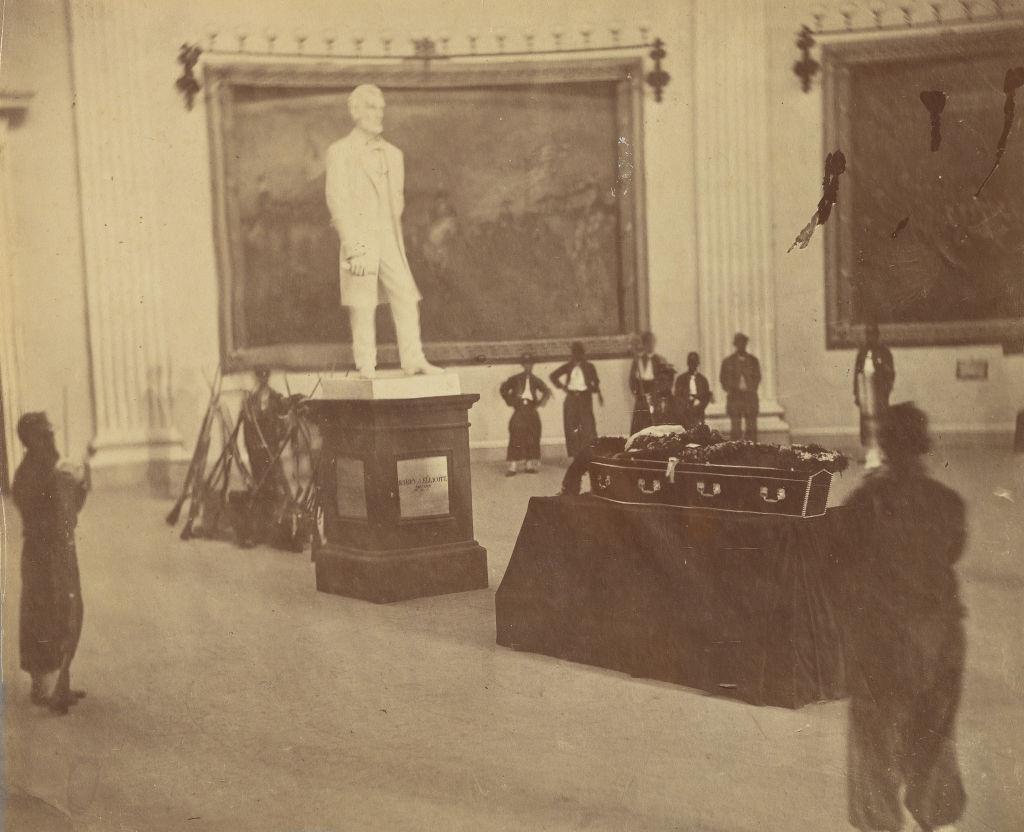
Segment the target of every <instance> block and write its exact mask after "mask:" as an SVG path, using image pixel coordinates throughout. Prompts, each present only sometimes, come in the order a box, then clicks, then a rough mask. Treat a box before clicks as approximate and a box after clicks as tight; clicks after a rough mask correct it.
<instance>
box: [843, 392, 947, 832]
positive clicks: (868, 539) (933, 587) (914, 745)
mask: <svg viewBox="0 0 1024 832" xmlns="http://www.w3.org/2000/svg"><path fill="white" fill-rule="evenodd" d="M879 441H880V443H881V446H882V450H883V451H884V453H885V456H886V465H885V466H884V467H883V468H882V469H881V470H880V471H879V472H877V473H872V474H870V475H869V476H868V477H867V478H866V479H865V480H864V482H863V483H862V485H861V486H860V487H859V488H858V489H857V490H856V491H855V492H854V493H853V495H852V496H851V497H850V498H849V500H847V503H846V505H847V506H848V509H847V511H848V517H849V518H850V519H849V523H850V529H849V533H848V534H847V535H845V536H844V537H845V538H846V540H847V541H848V543H849V549H848V552H849V555H848V564H849V569H848V574H847V575H846V576H845V577H844V579H843V581H842V585H843V586H845V587H846V591H847V592H848V593H849V600H848V603H847V604H845V607H846V609H847V610H848V611H849V615H850V621H849V640H848V642H849V647H850V654H849V662H848V665H849V670H850V688H851V700H850V709H849V739H848V743H849V752H848V765H849V770H848V775H847V777H848V797H849V818H850V823H851V824H852V825H853V826H854V827H856V828H857V829H860V830H898V829H902V828H903V819H902V808H901V806H900V792H901V789H903V790H905V793H904V796H903V803H904V804H905V805H906V807H907V809H908V810H909V812H910V814H911V815H912V816H913V818H914V820H915V821H916V822H917V824H918V825H919V828H920V829H921V830H924V831H925V832H938V830H940V829H944V830H949V829H953V827H952V826H951V824H953V823H955V822H956V821H957V820H958V819H959V817H960V816H961V814H962V813H963V809H964V803H965V799H966V798H965V794H964V787H963V783H962V782H961V779H960V770H959V767H958V765H957V754H956V741H955V734H954V728H955V722H956V713H957V708H958V706H959V703H960V688H961V680H962V677H963V671H964V652H965V644H964V630H963V623H962V618H963V608H962V606H961V604H960V598H959V589H958V585H957V577H956V572H955V571H954V564H955V563H956V562H957V560H958V559H959V558H960V556H961V554H962V553H963V549H964V540H965V536H966V531H965V518H964V503H963V501H962V500H961V499H960V497H959V496H957V494H956V493H954V492H953V491H951V490H950V489H948V488H946V487H945V486H943V485H941V484H940V483H938V482H936V481H935V480H933V479H931V478H930V477H929V476H928V473H927V472H926V470H925V468H924V466H923V464H922V462H921V457H922V455H923V454H925V453H926V452H927V451H928V448H929V439H928V428H927V418H926V416H925V414H924V413H922V412H921V411H920V410H918V409H917V408H916V407H914V406H913V405H912V404H898V405H894V406H893V407H891V408H890V409H889V410H888V412H887V413H886V414H885V415H884V416H883V418H882V423H881V425H880V431H879Z"/></svg>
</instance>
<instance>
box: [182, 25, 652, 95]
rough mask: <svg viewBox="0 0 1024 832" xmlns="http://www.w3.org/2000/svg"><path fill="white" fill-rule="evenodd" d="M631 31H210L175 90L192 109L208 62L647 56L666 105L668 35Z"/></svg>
mask: <svg viewBox="0 0 1024 832" xmlns="http://www.w3.org/2000/svg"><path fill="white" fill-rule="evenodd" d="M631 34H632V33H629V34H627V33H625V32H624V29H623V27H620V26H610V27H606V28H604V29H601V30H597V29H595V27H592V26H588V25H584V26H582V27H580V28H579V29H578V30H577V32H576V33H574V37H573V38H567V36H566V33H565V32H563V31H561V30H555V31H553V32H551V33H550V34H549V35H548V36H547V38H545V39H541V38H538V37H537V35H535V34H533V33H530V32H525V33H521V34H518V35H516V36H515V37H513V36H511V35H509V34H508V33H506V32H504V31H497V32H492V33H491V34H489V35H488V36H487V38H484V37H481V36H479V35H476V34H467V35H465V36H463V37H462V38H460V39H458V40H456V39H454V38H452V37H450V36H447V35H442V36H437V37H436V38H435V37H432V36H428V35H422V36H412V37H408V38H398V37H396V36H395V35H393V34H390V33H382V34H380V35H378V36H376V37H374V38H368V37H367V36H366V35H363V34H357V35H353V36H351V37H349V38H348V39H341V38H338V37H337V36H336V35H334V34H332V33H324V34H322V35H320V36H319V37H314V38H311V37H310V36H309V35H308V34H306V33H305V32H295V33H292V34H291V35H289V36H286V35H283V34H280V33H278V32H276V31H275V30H272V29H271V30H267V31H265V32H264V33H263V34H262V35H253V34H250V33H249V32H248V31H246V30H242V29H236V30H235V32H234V33H233V35H231V36H227V37H224V36H222V34H221V33H220V32H218V31H215V30H214V31H210V32H208V33H207V35H206V38H205V42H204V43H200V42H194V43H183V44H182V45H181V46H180V47H179V50H178V63H179V64H180V65H181V75H180V76H179V77H178V79H177V81H176V82H175V86H176V87H177V88H178V90H179V92H180V93H181V95H182V97H183V99H184V102H185V107H186V109H188V110H191V109H192V107H193V104H194V102H195V98H196V96H197V94H198V93H199V91H200V89H201V88H202V85H201V82H200V80H199V78H198V77H197V75H196V67H197V65H198V64H199V63H200V61H201V60H213V61H217V60H220V59H230V60H233V61H237V60H239V59H241V60H258V61H260V62H263V63H264V64H265V63H266V62H267V61H273V60H286V61H292V62H294V61H296V60H300V61H306V60H313V61H317V62H320V63H325V62H329V63H334V64H337V63H349V64H351V63H360V62H365V63H367V64H381V63H382V62H383V63H389V64H396V63H397V64H401V63H410V64H415V65H416V66H417V67H418V68H419V69H421V70H422V71H424V72H429V70H430V67H431V64H438V63H448V62H462V63H470V64H471V63H473V62H474V61H480V60H483V61H487V62H488V63H491V64H493V62H494V61H496V60H516V59H522V58H559V57H561V58H581V57H584V56H598V55H602V54H604V55H609V54H621V53H623V52H626V53H629V52H632V53H636V54H642V53H644V52H647V57H648V59H649V61H650V63H651V66H652V68H651V70H650V71H649V72H647V73H646V74H645V75H644V80H645V82H646V83H647V85H648V86H649V87H650V88H651V90H652V93H653V97H654V100H655V101H657V102H660V101H661V100H662V97H663V90H664V88H665V87H666V86H667V85H668V83H669V81H671V80H672V76H671V75H669V73H668V72H667V71H666V70H665V68H664V66H663V65H662V62H663V61H664V60H665V58H666V57H667V55H668V53H667V51H666V49H665V46H666V44H665V42H664V41H663V40H662V39H661V38H658V37H656V38H653V39H651V38H650V27H649V26H644V25H641V26H639V27H638V34H639V35H640V39H639V41H637V42H624V41H628V38H629V37H630V36H631ZM321 44H322V45H321ZM492 44H493V45H492Z"/></svg>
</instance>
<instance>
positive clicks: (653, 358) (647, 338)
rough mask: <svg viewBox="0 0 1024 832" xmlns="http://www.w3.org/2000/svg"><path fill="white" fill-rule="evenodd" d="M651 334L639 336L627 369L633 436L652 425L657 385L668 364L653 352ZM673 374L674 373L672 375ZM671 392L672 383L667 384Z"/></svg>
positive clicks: (661, 380)
mask: <svg viewBox="0 0 1024 832" xmlns="http://www.w3.org/2000/svg"><path fill="white" fill-rule="evenodd" d="M656 343H657V342H656V340H655V338H654V333H653V332H645V333H643V334H642V335H641V336H640V346H639V349H638V350H637V351H636V354H635V355H634V356H633V364H632V366H631V367H630V368H629V391H630V392H631V393H632V394H633V418H632V420H631V422H630V426H629V432H630V434H634V433H636V432H638V431H641V430H643V429H644V428H649V427H650V426H651V425H653V424H654V409H655V404H656V401H657V394H658V385H659V382H663V380H664V377H665V371H666V367H668V362H667V361H665V359H664V358H662V357H661V356H660V355H658V354H657V353H656V352H655V351H654V347H655V345H656ZM673 374H674V373H673ZM668 388H669V391H670V392H671V390H672V381H671V380H669V383H668Z"/></svg>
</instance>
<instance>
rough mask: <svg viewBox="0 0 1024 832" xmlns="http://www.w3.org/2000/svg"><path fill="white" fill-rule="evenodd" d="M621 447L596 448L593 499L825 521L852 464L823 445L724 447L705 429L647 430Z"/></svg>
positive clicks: (734, 444) (742, 444)
mask: <svg viewBox="0 0 1024 832" xmlns="http://www.w3.org/2000/svg"><path fill="white" fill-rule="evenodd" d="M620 447H621V450H620V449H619V448H616V447H614V446H611V447H609V445H607V444H605V445H604V446H598V447H597V448H596V449H595V450H596V452H595V453H594V455H593V456H592V457H591V459H590V460H589V462H588V463H587V473H588V474H589V475H590V484H591V492H592V493H593V494H594V496H596V497H600V498H601V499H604V500H611V501H613V502H617V503H627V504H632V505H659V506H672V507H676V508H686V509H712V510H715V511H729V512H741V513H745V514H765V515H779V516H784V517H821V516H822V515H824V514H825V507H826V505H827V504H828V493H829V489H830V488H831V486H832V475H833V473H835V472H836V471H841V470H842V469H843V468H844V467H845V465H846V460H845V458H844V457H843V456H842V455H841V454H839V453H837V452H835V451H827V450H825V449H824V448H820V447H818V446H813V445H793V446H789V447H779V446H777V445H759V444H755V443H752V442H726V441H724V440H723V439H722V437H721V436H720V435H719V434H717V433H715V432H713V431H709V430H708V429H707V428H706V427H703V426H701V428H700V429H698V430H692V431H686V430H684V429H682V428H678V427H676V426H656V427H654V428H648V429H646V430H644V431H641V432H640V433H638V434H635V435H634V436H632V437H630V439H629V440H628V441H625V442H624V443H623V444H622V445H621V446H620ZM608 451H617V452H612V453H609V452H608Z"/></svg>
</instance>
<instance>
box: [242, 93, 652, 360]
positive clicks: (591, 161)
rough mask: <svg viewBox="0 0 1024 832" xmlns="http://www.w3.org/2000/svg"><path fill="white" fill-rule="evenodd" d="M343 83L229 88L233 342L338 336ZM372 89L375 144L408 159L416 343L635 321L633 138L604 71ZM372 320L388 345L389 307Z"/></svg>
mask: <svg viewBox="0 0 1024 832" xmlns="http://www.w3.org/2000/svg"><path fill="white" fill-rule="evenodd" d="M351 89H352V87H351V85H349V86H344V87H341V86H339V87H337V88H324V87H322V86H320V87H313V88H298V89H296V88H294V87H286V86H280V87H275V86H266V85H252V86H246V85H237V86H234V87H232V89H231V96H232V98H231V103H230V106H231V118H230V122H229V123H228V124H226V125H225V131H224V136H225V154H224V173H225V176H224V179H225V181H226V183H228V187H227V190H228V196H229V199H230V200H231V203H232V205H233V206H234V211H235V212H236V213H235V215H234V223H236V225H237V228H236V235H237V237H238V238H239V241H240V245H238V244H236V245H235V248H234V251H235V261H236V262H233V263H232V264H231V267H232V271H233V279H232V281H231V293H232V297H231V298H230V305H231V307H232V308H233V310H234V312H235V316H236V318H237V319H238V320H236V323H235V327H234V331H235V341H236V343H235V344H234V346H235V347H241V348H261V347H272V346H275V345H281V344H337V343H347V342H348V339H349V331H348V320H347V315H346V314H345V312H344V310H343V308H342V307H341V306H340V300H339V290H338V239H337V235H336V233H335V231H334V229H333V227H332V226H331V221H330V214H329V213H328V210H327V205H326V202H325V198H324V161H323V160H324V155H325V152H326V150H327V148H328V147H329V146H330V145H331V143H333V142H334V141H336V140H338V139H340V138H342V137H343V136H345V135H346V134H347V133H348V132H349V131H350V130H351V129H352V122H351V119H350V117H349V114H348V109H347V106H346V98H347V95H348V93H349V92H350V91H351ZM384 92H385V97H386V103H387V110H386V114H385V137H386V138H387V139H388V140H389V141H390V142H392V143H393V144H395V145H396V146H397V147H399V148H400V149H401V150H402V151H403V152H404V154H405V198H406V207H405V213H404V216H403V231H404V235H405V243H406V247H407V251H408V256H409V262H410V265H411V267H412V271H413V274H414V276H415V278H416V281H417V283H418V285H419V288H420V290H421V292H422V294H423V303H422V311H421V318H422V327H423V336H424V341H425V342H426V343H428V344H430V343H438V342H441V343H463V342H475V343H478V344H484V345H486V344H487V343H490V342H493V343H499V342H501V343H508V342H522V341H535V340H540V339H548V340H553V339H567V338H578V337H588V336H598V337H600V336H618V335H625V334H627V333H629V332H633V331H635V329H636V322H635V320H632V315H633V312H634V309H635V302H634V303H631V302H630V298H629V297H627V294H628V293H629V292H630V291H631V290H632V289H631V285H632V282H633V281H632V280H629V281H624V272H627V271H628V272H629V274H630V276H632V271H631V270H630V268H629V266H628V263H627V261H630V260H631V259H632V258H633V257H634V252H631V251H626V250H624V249H625V247H626V244H625V243H624V237H623V228H622V222H623V219H622V217H623V214H622V198H623V196H625V195H628V196H630V197H631V196H632V194H629V193H628V192H629V190H630V188H631V187H632V186H633V183H632V181H631V173H632V171H631V168H630V166H629V165H624V164H622V159H623V158H624V157H625V158H628V157H629V155H630V153H631V151H632V148H630V147H628V146H627V147H625V148H624V145H628V144H629V143H630V141H631V140H630V138H629V137H627V136H622V135H620V134H621V133H622V132H623V131H622V130H621V126H620V122H621V119H620V115H619V110H620V106H621V105H620V99H619V90H618V86H617V83H616V82H615V81H603V80H602V81H586V82H566V83H557V84H508V85H490V86H486V87H473V86H466V87H451V86H448V87H443V88H430V87H419V88H402V87H385V88H384ZM629 230H630V232H632V229H629ZM624 283H625V284H627V285H624ZM378 318H379V323H380V327H381V338H382V340H393V339H392V333H393V330H392V329H391V322H390V315H387V314H386V311H385V310H383V309H382V310H379V311H378ZM485 351H486V350H485Z"/></svg>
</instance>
